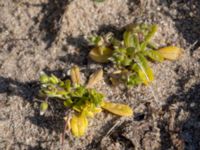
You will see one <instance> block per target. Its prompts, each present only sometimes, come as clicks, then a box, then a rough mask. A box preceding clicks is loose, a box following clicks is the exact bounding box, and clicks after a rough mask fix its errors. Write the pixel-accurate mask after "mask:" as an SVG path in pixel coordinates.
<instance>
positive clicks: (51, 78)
mask: <svg viewBox="0 0 200 150" xmlns="http://www.w3.org/2000/svg"><path fill="white" fill-rule="evenodd" d="M49 81H50V83H52V84H58V83H59V79H58V78H57V77H56V76H54V75H51V77H50V78H49Z"/></svg>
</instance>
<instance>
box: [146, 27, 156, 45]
mask: <svg viewBox="0 0 200 150" xmlns="http://www.w3.org/2000/svg"><path fill="white" fill-rule="evenodd" d="M157 29H158V27H157V25H152V26H151V28H150V31H149V32H148V34H147V35H146V37H145V40H144V41H145V42H146V43H148V42H149V41H150V40H151V38H152V37H153V36H154V34H155V33H156V31H157Z"/></svg>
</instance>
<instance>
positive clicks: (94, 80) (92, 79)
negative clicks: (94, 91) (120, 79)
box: [86, 69, 103, 88]
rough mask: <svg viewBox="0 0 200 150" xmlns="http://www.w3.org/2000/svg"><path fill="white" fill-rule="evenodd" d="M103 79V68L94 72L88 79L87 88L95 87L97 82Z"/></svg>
mask: <svg viewBox="0 0 200 150" xmlns="http://www.w3.org/2000/svg"><path fill="white" fill-rule="evenodd" d="M102 79H103V70H102V69H99V70H97V71H96V72H95V73H93V74H92V75H91V76H90V78H89V81H88V84H87V86H86V87H87V88H91V87H93V86H94V85H95V84H96V83H98V82H99V81H101V80H102Z"/></svg>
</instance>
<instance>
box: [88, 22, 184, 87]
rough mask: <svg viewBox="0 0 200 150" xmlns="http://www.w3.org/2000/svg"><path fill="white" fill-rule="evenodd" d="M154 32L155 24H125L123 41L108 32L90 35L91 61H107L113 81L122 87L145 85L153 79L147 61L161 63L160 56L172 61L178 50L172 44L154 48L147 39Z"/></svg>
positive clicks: (175, 57)
mask: <svg viewBox="0 0 200 150" xmlns="http://www.w3.org/2000/svg"><path fill="white" fill-rule="evenodd" d="M156 31H157V25H145V24H138V25H129V26H127V28H126V30H125V32H124V34H123V40H122V41H120V40H118V39H116V38H115V37H114V36H113V35H112V34H108V35H105V36H95V37H92V38H91V41H92V43H93V44H94V45H95V47H94V48H93V49H92V50H91V51H90V53H89V56H90V58H91V59H92V60H94V61H96V62H99V63H107V62H109V61H111V62H112V63H113V64H114V68H115V71H114V72H113V73H112V74H111V81H112V83H113V84H118V83H120V82H122V83H125V85H126V86H128V87H130V86H134V85H138V84H145V85H147V84H149V83H150V82H152V81H153V80H154V74H153V70H152V68H151V67H150V65H149V60H151V61H155V62H162V61H163V60H164V58H166V59H169V60H175V59H177V58H178V57H179V55H180V51H181V49H180V48H178V47H174V46H169V47H165V48H161V49H158V50H157V48H156V46H154V44H153V43H152V41H151V39H152V38H153V36H154V35H155V33H156Z"/></svg>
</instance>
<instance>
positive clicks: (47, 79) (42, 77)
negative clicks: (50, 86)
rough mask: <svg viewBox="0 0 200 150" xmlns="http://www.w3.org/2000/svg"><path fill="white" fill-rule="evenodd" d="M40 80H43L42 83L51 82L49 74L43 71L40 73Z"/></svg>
mask: <svg viewBox="0 0 200 150" xmlns="http://www.w3.org/2000/svg"><path fill="white" fill-rule="evenodd" d="M40 82H41V83H42V84H44V83H48V82H49V76H47V75H46V74H45V73H42V74H41V75H40Z"/></svg>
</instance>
